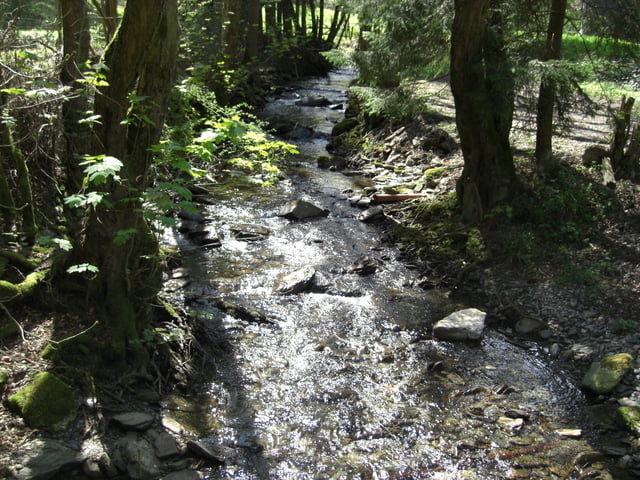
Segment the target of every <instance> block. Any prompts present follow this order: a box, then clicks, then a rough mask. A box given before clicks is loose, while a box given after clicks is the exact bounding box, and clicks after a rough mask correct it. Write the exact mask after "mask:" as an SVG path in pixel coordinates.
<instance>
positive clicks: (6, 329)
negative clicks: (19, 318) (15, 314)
mask: <svg viewBox="0 0 640 480" xmlns="http://www.w3.org/2000/svg"><path fill="white" fill-rule="evenodd" d="M19 333H20V329H19V328H18V325H16V324H15V323H13V322H11V323H7V324H3V325H0V340H11V339H13V338H15V337H17V336H18V334H19Z"/></svg>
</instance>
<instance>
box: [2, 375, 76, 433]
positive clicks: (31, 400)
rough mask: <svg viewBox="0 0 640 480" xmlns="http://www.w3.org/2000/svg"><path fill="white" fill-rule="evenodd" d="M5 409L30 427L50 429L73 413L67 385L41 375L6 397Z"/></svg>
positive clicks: (54, 378) (73, 405)
mask: <svg viewBox="0 0 640 480" xmlns="http://www.w3.org/2000/svg"><path fill="white" fill-rule="evenodd" d="M9 408H11V410H12V411H14V412H16V413H17V414H19V415H20V416H21V417H22V418H24V420H25V422H27V424H28V425H29V426H30V427H32V428H42V427H51V426H53V425H55V424H57V423H60V422H62V421H64V420H65V419H67V418H69V417H71V415H73V413H74V411H75V403H74V401H73V393H72V392H71V388H70V387H69V385H67V384H66V383H64V382H63V381H62V380H60V379H59V378H58V377H56V376H55V375H54V374H52V373H49V372H41V373H38V374H36V375H34V377H33V383H31V385H29V386H27V387H25V388H23V389H22V390H20V391H19V392H17V393H15V394H13V395H11V396H10V397H9Z"/></svg>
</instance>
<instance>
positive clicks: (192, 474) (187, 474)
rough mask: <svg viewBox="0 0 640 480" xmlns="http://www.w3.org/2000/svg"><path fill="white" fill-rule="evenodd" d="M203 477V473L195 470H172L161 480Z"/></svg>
mask: <svg viewBox="0 0 640 480" xmlns="http://www.w3.org/2000/svg"><path fill="white" fill-rule="evenodd" d="M201 478H202V475H200V474H199V473H198V472H196V471H195V470H180V471H179V472H171V473H170V474H168V475H165V476H164V477H162V478H161V480H200V479H201Z"/></svg>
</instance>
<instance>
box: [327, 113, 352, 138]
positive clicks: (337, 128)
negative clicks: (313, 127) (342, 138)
mask: <svg viewBox="0 0 640 480" xmlns="http://www.w3.org/2000/svg"><path fill="white" fill-rule="evenodd" d="M357 126H358V119H357V118H355V117H347V118H345V119H344V120H341V121H340V122H338V123H336V124H335V125H334V126H333V129H332V130H331V136H332V137H337V136H338V135H342V134H343V133H346V132H349V131H351V130H353V129H354V128H356V127H357Z"/></svg>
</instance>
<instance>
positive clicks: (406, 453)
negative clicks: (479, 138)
mask: <svg viewBox="0 0 640 480" xmlns="http://www.w3.org/2000/svg"><path fill="white" fill-rule="evenodd" d="M352 77H353V75H352V74H351V73H350V72H348V71H337V72H332V73H330V74H329V75H328V76H327V77H324V78H314V79H309V80H303V81H299V82H297V83H296V84H295V85H293V86H292V87H291V88H290V89H286V90H285V91H284V92H282V93H280V94H278V95H277V96H274V97H273V98H271V99H270V101H269V103H268V105H267V106H266V107H265V111H264V112H263V115H264V116H265V117H266V118H270V117H273V116H275V115H280V116H282V117H285V118H288V119H295V122H296V123H297V124H298V125H300V126H302V127H303V128H304V127H309V128H311V129H312V130H313V133H312V134H310V135H302V137H305V138H302V139H300V140H288V141H291V142H292V143H296V144H297V145H298V147H299V149H300V154H299V155H298V157H297V158H296V161H295V165H293V166H292V167H291V168H290V170H289V171H288V175H287V178H286V179H285V180H283V181H282V182H280V183H279V184H278V185H277V186H276V187H273V188H269V189H259V188H255V189H253V188H248V187H247V188H243V189H240V188H238V189H234V190H230V191H225V192H224V193H220V194H215V195H213V196H212V200H213V201H212V205H209V206H206V208H205V210H204V212H203V213H204V215H205V216H206V217H207V218H208V219H210V223H211V224H212V225H213V226H215V228H216V229H217V231H218V232H219V233H220V235H221V237H222V245H221V246H220V247H219V248H212V249H202V248H196V247H195V246H194V245H193V244H191V243H190V242H189V241H188V240H186V239H185V238H183V237H182V236H181V235H180V234H178V233H177V232H176V234H175V239H174V241H175V242H177V244H178V246H179V247H180V249H181V257H182V269H184V270H186V271H188V272H189V278H191V279H193V281H192V282H191V283H189V284H187V285H184V286H183V287H182V288H180V289H179V295H181V296H183V297H184V302H185V304H187V305H188V308H189V312H190V314H191V315H194V316H198V317H199V318H200V319H201V321H204V322H207V325H208V326H209V328H210V329H211V330H212V331H214V332H216V335H217V336H218V337H219V338H220V341H221V342H224V344H225V345H227V346H228V347H227V348H225V349H223V350H224V351H222V352H221V353H220V355H219V358H216V360H215V363H216V366H217V368H216V371H214V372H211V373H210V375H209V380H208V382H207V384H206V385H205V386H204V387H203V389H202V391H201V392H199V394H198V395H194V396H192V397H190V398H189V399H188V401H186V400H185V399H184V398H182V399H179V400H178V399H177V396H176V398H175V399H172V396H171V395H170V396H169V397H168V399H167V400H166V402H165V407H166V408H167V409H168V410H171V411H172V412H173V414H175V415H176V418H177V419H178V420H179V421H181V422H183V423H184V424H189V425H192V426H193V428H194V429H196V431H197V434H198V436H199V437H200V438H201V439H204V440H206V441H209V442H211V444H214V445H219V446H224V447H226V448H227V450H226V451H227V452H228V459H227V461H225V462H224V464H222V465H219V466H210V467H208V468H207V469H206V473H205V475H206V478H210V479H292V480H293V479H483V480H487V479H504V478H580V475H581V469H582V467H583V466H587V465H588V464H590V463H592V462H591V461H590V460H588V458H591V457H588V455H591V454H593V452H594V448H595V447H593V446H592V444H593V442H594V441H595V440H597V436H598V435H599V432H598V431H597V429H594V428H593V427H591V426H590V423H589V421H588V420H589V415H591V414H590V412H589V410H588V405H587V403H586V400H585V398H584V397H583V394H582V392H581V391H580V390H579V389H578V388H576V386H575V385H574V384H573V383H572V382H571V381H569V380H567V378H569V377H568V376H567V375H562V374H561V372H560V373H558V372H556V371H554V370H553V369H552V368H550V366H549V365H548V364H547V362H546V360H545V356H544V354H543V352H542V351H541V350H539V349H538V348H537V347H536V346H535V345H533V344H532V345H530V346H527V345H525V346H523V345H519V344H515V343H513V342H511V341H510V340H509V339H508V338H506V337H504V336H503V335H501V334H500V333H498V332H495V331H491V330H485V335H484V338H483V339H482V341H480V342H476V343H464V342H463V343H455V344H454V343H449V342H442V341H436V340H434V339H433V338H432V336H431V327H432V325H433V323H434V322H436V321H438V320H439V319H441V318H442V317H444V316H446V315H447V314H449V313H451V312H453V311H456V310H458V309H461V308H465V307H466V306H464V305H457V304H455V303H454V302H453V301H452V300H451V299H450V298H449V296H448V295H447V292H441V291H438V290H435V289H434V290H424V289H421V288H419V286H418V283H419V282H418V276H419V272H417V271H416V270H415V269H414V268H412V266H411V265H410V264H407V263H406V261H403V259H402V254H401V251H400V250H398V248H397V247H395V246H394V245H392V244H390V243H389V242H386V241H385V235H384V231H383V229H381V227H380V226H379V225H375V224H367V223H363V222H361V221H359V220H358V218H357V217H358V215H359V214H360V213H361V210H359V209H357V208H355V207H352V206H351V205H350V203H349V202H348V201H347V194H346V193H345V192H347V191H357V190H358V187H357V186H356V185H355V179H354V177H351V176H348V175H344V174H342V173H339V172H333V171H330V170H321V169H318V168H317V167H316V166H315V165H316V158H317V156H318V155H321V154H326V150H325V147H326V145H327V142H328V139H327V136H328V134H329V133H330V131H331V128H332V126H333V125H334V124H335V123H336V122H337V121H338V120H340V119H341V118H342V116H343V112H344V109H343V108H337V107H336V106H338V107H339V106H340V105H344V104H345V102H346V97H345V94H346V90H347V88H348V84H349V82H350V81H351V79H352ZM308 95H314V96H318V95H319V96H324V97H326V98H328V99H329V103H330V105H329V106H326V107H303V106H297V105H296V104H295V102H296V100H298V99H299V98H301V97H305V96H308ZM294 199H304V200H307V201H309V202H311V203H313V204H314V205H317V206H319V207H320V208H322V209H326V210H327V211H328V216H326V217H321V218H314V219H305V220H301V221H292V220H288V219H286V218H282V217H279V216H278V215H277V214H278V212H279V210H280V208H281V207H282V205H283V204H285V203H287V202H288V201H290V200H294ZM238 225H245V226H246V225H250V226H254V227H251V228H254V229H255V226H259V227H260V231H261V232H263V234H262V235H258V236H256V237H251V238H249V239H243V238H236V236H235V234H234V232H236V231H237V230H238V228H237V226H238ZM363 257H369V259H370V260H371V261H372V262H373V264H374V265H375V272H373V273H370V274H366V275H364V274H358V273H357V272H352V270H353V269H352V268H351V269H350V267H351V266H352V265H353V264H354V262H356V261H358V260H360V259H362V258H363ZM300 269H307V271H312V272H315V277H314V286H313V288H310V289H307V290H305V291H302V292H300V293H294V294H289V295H285V294H281V293H278V291H277V290H278V288H279V286H280V285H281V284H282V282H283V278H284V277H285V276H286V275H287V274H290V273H291V272H295V271H298V270H300ZM221 301H224V302H227V304H230V305H235V306H237V307H238V306H239V309H240V310H241V311H243V312H245V313H246V312H247V311H250V312H252V311H258V312H260V315H259V316H258V317H254V318H250V316H247V315H239V314H238V313H237V311H238V308H236V309H235V310H234V309H223V308H220V304H221ZM256 318H257V319H258V320H260V321H256ZM181 402H182V403H181ZM187 403H188V404H187ZM581 459H582V460H581ZM585 459H587V460H585ZM589 478H596V477H589ZM603 478H604V477H603Z"/></svg>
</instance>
